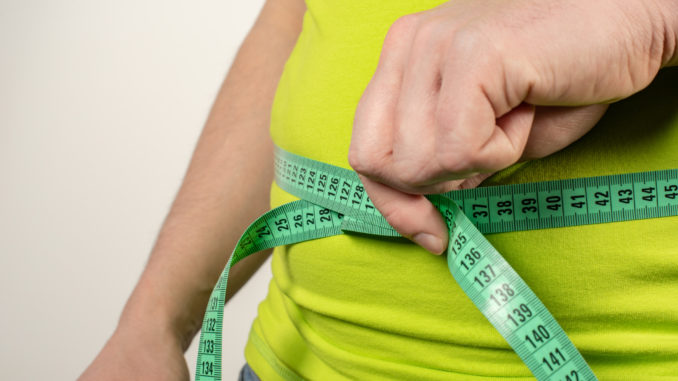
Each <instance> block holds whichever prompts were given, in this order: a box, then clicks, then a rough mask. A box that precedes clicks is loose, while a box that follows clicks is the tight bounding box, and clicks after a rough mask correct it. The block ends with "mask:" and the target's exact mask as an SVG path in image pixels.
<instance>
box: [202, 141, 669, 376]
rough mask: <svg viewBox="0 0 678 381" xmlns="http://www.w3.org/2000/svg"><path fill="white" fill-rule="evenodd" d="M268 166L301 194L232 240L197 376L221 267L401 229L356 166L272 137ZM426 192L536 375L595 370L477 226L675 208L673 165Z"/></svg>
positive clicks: (464, 281)
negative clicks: (308, 154)
mask: <svg viewBox="0 0 678 381" xmlns="http://www.w3.org/2000/svg"><path fill="white" fill-rule="evenodd" d="M275 173H276V183H277V184H278V186H280V187H281V188H282V189H284V190H285V191H287V192H289V193H291V194H293V195H295V196H297V197H299V198H300V199H301V200H299V201H295V202H291V203H288V204H285V205H282V206H280V207H278V208H275V209H273V210H270V211H268V212H267V213H265V214H264V215H262V216H261V217H259V218H258V219H257V220H256V221H255V222H254V223H252V224H251V225H250V226H249V227H248V228H247V230H246V231H245V233H244V234H243V235H242V237H241V238H240V240H239V241H238V243H237V245H236V248H235V250H234V251H233V253H232V255H231V257H230V259H229V261H228V264H227V265H226V268H225V269H224V271H223V272H222V274H221V276H220V278H219V280H218V281H217V284H216V286H215V287H214V290H213V291H212V294H211V296H210V299H209V303H208V306H207V310H206V312H205V317H204V320H203V326H202V331H201V333H200V343H199V349H198V364H197V369H196V380H198V381H203V380H221V348H222V343H223V307H224V302H225V299H226V286H227V282H228V274H229V270H230V268H231V267H232V266H233V265H235V264H236V263H237V262H238V261H240V260H241V259H243V258H245V257H246V256H248V255H250V254H252V253H256V252H258V251H261V250H264V249H268V248H272V247H276V246H281V245H289V244H293V243H298V242H303V241H308V240H312V239H317V238H324V237H329V236H333V235H338V234H343V233H344V232H358V233H363V234H369V235H374V236H387V237H397V236H400V235H399V234H398V233H397V232H396V231H395V230H394V229H393V228H392V227H391V226H390V225H389V224H388V223H387V222H386V220H385V219H384V218H383V216H382V215H381V214H380V213H379V211H377V210H376V208H375V207H374V205H373V204H372V202H371V201H370V199H369V197H367V194H366V192H365V189H364V188H363V185H362V183H361V182H360V180H359V178H358V176H357V174H356V173H355V172H353V171H350V170H347V169H344V168H339V167H335V166H332V165H329V164H325V163H321V162H318V161H315V160H311V159H308V158H304V157H301V156H297V155H294V154H292V153H289V152H286V151H284V150H282V149H280V148H278V147H276V158H275ZM427 198H428V199H429V200H430V201H431V202H432V203H433V205H435V206H436V208H438V210H439V211H440V212H441V213H442V215H443V217H444V218H445V221H446V223H447V226H448V228H449V245H448V249H447V263H448V267H449V270H450V272H451V273H452V276H453V277H454V279H455V280H456V281H457V283H458V284H459V286H461V288H462V289H463V290H464V292H465V293H466V294H467V295H468V297H469V298H471V300H472V301H473V303H474V304H475V305H476V306H477V307H478V309H479V310H480V311H481V312H482V313H483V315H485V317H486V318H487V319H488V320H489V321H490V323H491V324H492V325H493V326H494V327H495V328H496V329H497V331H499V333H500V334H501V335H502V336H503V337H504V339H506V341H507V342H508V343H509V345H510V346H511V347H512V348H513V349H514V350H515V352H516V353H517V354H518V356H519V357H520V358H521V359H522V360H523V362H524V363H525V365H527V367H528V368H529V369H530V371H531V372H532V374H533V375H534V376H535V377H536V378H537V379H538V380H540V381H541V380H557V381H583V380H587V381H590V380H597V378H596V376H595V375H594V374H593V372H592V371H591V368H590V367H589V366H588V364H586V361H585V360H584V358H583V357H582V356H581V354H580V353H579V351H578V350H577V349H576V348H575V346H574V345H573V344H572V342H571V341H570V339H569V338H568V337H567V335H566V334H565V332H564V331H563V329H562V328H561V327H560V325H558V323H557V322H556V320H555V318H554V317H553V316H552V315H551V313H550V312H549V311H548V310H547V309H546V307H545V306H544V304H543V303H542V302H541V301H540V300H539V298H538V297H537V296H536V295H535V294H534V292H532V290H531V289H530V288H529V287H528V286H527V284H526V283H525V282H524V281H523V280H522V278H520V276H519V275H518V274H517V273H516V272H515V270H513V268H512V267H511V266H510V265H509V264H508V262H506V260H505V259H504V258H503V257H502V256H501V254H499V252H497V250H496V249H495V248H494V247H492V245H491V244H490V243H489V241H487V239H486V238H485V237H484V236H483V234H482V233H500V232H510V231H519V230H531V229H544V228H553V227H563V226H573V225H586V224H597V223H605V222H617V221H628V220H637V219H645V218H657V217H666V216H676V215H678V170H676V169H672V170H663V171H652V172H641V173H633V174H624V175H611V176H598V177H590V178H581V179H569V180H557V181H546V182H539V183H528V184H514V185H505V186H493V187H481V188H475V189H466V190H459V191H452V192H448V193H444V194H440V195H429V196H427ZM293 376H294V377H293ZM288 378H298V376H296V374H294V375H290V377H288Z"/></svg>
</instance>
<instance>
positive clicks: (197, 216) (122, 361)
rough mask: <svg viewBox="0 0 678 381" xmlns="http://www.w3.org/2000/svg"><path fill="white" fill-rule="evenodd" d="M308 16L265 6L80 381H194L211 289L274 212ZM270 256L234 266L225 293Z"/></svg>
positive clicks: (271, 3)
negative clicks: (190, 365)
mask: <svg viewBox="0 0 678 381" xmlns="http://www.w3.org/2000/svg"><path fill="white" fill-rule="evenodd" d="M304 11H305V4H304V2H303V0H267V2H266V4H265V5H264V7H263V9H262V11H261V13H260V14H259V17H258V19H257V21H256V23H255V25H254V26H253V28H252V29H251V31H250V32H249V34H248V36H247V38H246V39H245V41H244V42H243V44H242V46H241V47H240V50H239V52H238V54H237V56H236V59H235V61H234V62H233V65H232V67H231V69H230V71H229V73H228V75H227V77H226V79H225V80H224V82H223V84H222V87H221V89H220V91H219V94H218V96H217V98H216V100H215V102H214V104H213V106H212V110H211V112H210V115H209V118H208V120H207V122H206V124H205V127H204V129H203V131H202V134H201V136H200V139H199V141H198V144H197V146H196V149H195V151H194V153H193V158H192V160H191V163H190V166H189V168H188V171H187V173H186V176H185V179H184V182H183V184H182V186H181V188H180V190H179V192H178V194H177V197H176V199H175V201H174V203H173V205H172V208H171V210H170V212H169V214H168V216H167V218H166V220H165V223H164V225H163V227H162V229H161V231H160V234H159V236H158V238H157V241H156V243H155V246H154V248H153V251H152V253H151V256H150V259H149V261H148V264H147V266H146V269H145V270H144V272H143V274H142V276H141V278H140V280H139V283H138V284H137V286H136V288H135V289H134V291H133V293H132V295H131V297H130V298H129V300H128V302H127V304H126V306H125V308H124V310H123V313H122V315H121V317H120V320H119V323H118V327H117V329H116V331H115V333H114V334H113V336H112V337H111V339H110V340H109V341H108V342H107V344H106V346H105V347H104V349H103V350H102V351H101V353H100V354H99V355H98V356H97V358H96V359H95V360H94V362H93V363H92V365H90V367H89V368H88V369H87V370H86V371H85V373H84V374H83V375H82V377H81V378H82V379H83V380H86V379H97V380H99V379H106V378H109V377H110V378H111V379H121V378H125V379H132V378H134V379H136V378H138V379H176V380H178V379H188V378H187V377H188V373H187V369H186V364H185V361H184V360H183V356H182V354H183V351H184V350H185V349H186V348H187V347H188V345H189V343H190V341H191V339H192V338H193V336H194V335H195V333H196V332H197V331H198V330H199V328H200V325H201V322H202V317H203V314H204V310H205V306H206V305H207V301H208V299H209V295H210V292H211V290H212V288H213V286H214V284H215V283H216V280H217V278H218V276H219V274H220V272H221V270H222V269H223V267H224V265H225V264H226V261H227V260H228V255H229V254H230V252H231V250H232V249H233V247H234V246H235V244H236V242H237V240H238V238H239V237H240V235H241V234H242V232H243V231H244V229H245V228H246V227H247V225H248V224H249V223H251V222H252V221H253V220H254V219H255V218H256V217H257V216H258V215H259V214H261V213H263V212H264V211H266V210H268V205H269V187H270V184H271V181H272V179H273V165H272V164H273V146H272V143H271V140H270V137H269V135H268V128H269V120H270V109H271V105H272V102H273V96H274V93H275V89H276V86H277V83H278V80H279V78H280V75H281V73H282V69H283V66H284V64H285V62H286V60H287V58H288V57H289V54H290V52H291V50H292V48H293V46H294V44H295V42H296V39H297V37H298V35H299V32H300V30H301V22H302V18H303V14H304ZM269 254H270V252H268V253H266V254H263V253H260V254H257V255H255V256H252V257H249V258H247V259H245V260H243V262H242V263H241V264H239V265H238V266H236V268H234V269H233V271H232V272H231V274H230V277H229V291H230V292H229V296H230V295H232V293H233V292H235V291H237V290H238V289H239V288H240V287H241V286H242V285H243V284H244V283H245V282H246V281H247V280H248V279H249V277H250V276H251V275H252V274H253V273H254V272H255V271H256V270H257V269H258V268H259V267H260V265H261V264H262V263H263V262H264V260H265V259H266V258H267V256H268V255H269ZM153 364H156V365H153ZM149 365H150V366H149Z"/></svg>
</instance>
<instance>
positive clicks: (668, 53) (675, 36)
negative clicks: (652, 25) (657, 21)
mask: <svg viewBox="0 0 678 381" xmlns="http://www.w3.org/2000/svg"><path fill="white" fill-rule="evenodd" d="M657 3H658V5H659V11H660V14H661V18H662V24H663V41H664V51H663V56H662V67H667V66H676V65H678V2H677V1H675V0H657Z"/></svg>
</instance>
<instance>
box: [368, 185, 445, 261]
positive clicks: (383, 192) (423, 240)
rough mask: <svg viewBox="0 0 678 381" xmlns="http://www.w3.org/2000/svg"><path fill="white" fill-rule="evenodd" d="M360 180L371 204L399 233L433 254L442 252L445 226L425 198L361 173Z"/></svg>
mask: <svg viewBox="0 0 678 381" xmlns="http://www.w3.org/2000/svg"><path fill="white" fill-rule="evenodd" d="M360 180H361V181H362V183H363V185H364V186H365V191H366V192H367V195H368V196H369V197H370V199H371V200H372V203H373V204H374V206H375V207H376V208H377V210H379V212H381V214H382V215H383V216H384V218H385V219H386V221H387V222H388V223H389V224H390V225H391V226H392V227H393V228H394V229H395V230H396V231H397V232H398V233H400V234H401V235H403V236H404V237H406V238H409V239H411V240H412V241H414V242H415V243H417V244H419V245H420V246H422V247H423V248H424V249H426V250H428V251H430V252H431V253H433V254H442V253H443V252H444V251H445V248H447V240H448V231H447V225H445V221H444V220H443V217H442V215H441V214H440V212H439V211H438V210H437V209H436V208H435V207H434V206H433V204H431V202H430V201H429V200H428V199H427V198H426V197H424V196H423V195H421V194H409V193H404V192H401V191H399V190H397V189H393V188H391V187H389V186H387V185H384V184H381V183H379V182H376V181H374V180H370V179H369V178H367V177H365V176H362V175H360Z"/></svg>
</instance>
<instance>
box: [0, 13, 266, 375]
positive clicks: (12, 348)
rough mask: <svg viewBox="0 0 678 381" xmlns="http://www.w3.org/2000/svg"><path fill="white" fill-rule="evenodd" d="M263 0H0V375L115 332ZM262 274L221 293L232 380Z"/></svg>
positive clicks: (75, 351)
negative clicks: (229, 295)
mask: <svg viewBox="0 0 678 381" xmlns="http://www.w3.org/2000/svg"><path fill="white" fill-rule="evenodd" d="M262 4H263V0H247V1H237V2H235V1H215V0H201V1H197V2H185V1H175V0H163V1H160V0H117V1H110V2H103V1H92V0H87V1H85V0H71V1H68V0H58V1H48V0H0V176H1V180H0V335H1V336H0V369H2V378H3V379H6V380H25V379H34V380H36V379H49V380H73V379H75V378H76V377H77V376H78V375H79V374H80V373H81V372H82V371H83V370H84V369H85V367H86V366H87V365H88V364H89V363H90V361H91V360H92V359H93V358H94V356H95V355H96V354H97V353H98V351H99V350H100V348H101V347H102V345H103V344H104V342H105V341H106V339H107V338H108V337H109V335H110V334H111V333H112V331H113V329H114V327H115V325H116V322H117V319H118V316H119V314H120V312H121V310H122V307H123V305H124V303H125V301H126V300H127V297H128V296H129V294H130V292H131V291H132V288H133V287H134V285H135V283H136V281H137V279H138V277H139V275H140V274H141V271H142V269H143V267H144V264H145V262H146V259H147V257H148V254H149V252H150V249H151V247H152V244H153V242H154V240H155V237H156V234H157V232H158V230H159V228H160V225H161V223H162V221H163V219H164V217H165V214H166V213H167V211H168V209H169V206H170V203H171V201H172V200H173V198H174V195H175V193H176V191H177V190H178V187H179V184H180V182H181V179H182V177H183V174H184V171H185V169H186V167H187V165H188V161H189V158H190V155H191V153H192V150H193V147H194V145H195V143H196V141H197V138H198V135H199V133H200V131H201V129H202V126H203V124H204V122H205V120H206V117H207V113H208V111H209V108H210V106H211V104H212V101H213V100H214V97H215V96H216V92H217V90H218V88H219V85H220V84H221V81H222V79H223V78H224V76H225V73H226V71H227V70H228V68H229V67H230V64H231V61H232V60H233V58H234V55H235V53H236V51H237V48H238V47H239V45H240V43H241V42H242V40H243V38H244V36H245V34H246V33H247V31H248V30H249V28H250V27H251V25H252V23H253V22H254V19H255V17H256V15H257V13H258V12H259V10H260V8H261V6H262ZM269 279H270V267H269V265H268V264H267V265H266V266H264V267H263V268H262V270H261V271H259V273H258V275H257V277H255V278H254V279H253V280H252V281H251V282H250V283H249V284H248V286H246V288H245V289H244V290H243V291H241V292H240V293H239V294H238V295H237V296H236V298H234V300H232V301H231V303H230V304H229V306H228V307H227V308H226V313H225V315H226V317H227V319H228V321H227V322H226V324H227V325H228V329H227V331H226V334H227V339H226V340H227V344H226V345H225V354H224V357H225V363H224V364H225V365H224V379H225V380H228V379H235V377H236V374H237V373H238V370H239V368H240V366H241V365H242V363H243V362H244V356H243V354H242V353H243V348H244V344H245V341H246V337H247V333H248V331H249V328H250V325H251V321H252V319H253V317H254V316H255V313H256V306H257V304H258V303H259V301H260V300H261V299H262V298H263V297H264V295H265V290H266V286H267V283H268V280H269ZM195 341H197V340H195ZM194 344H195V342H194ZM196 350H197V348H196V346H195V345H194V346H193V347H192V348H191V349H190V350H189V352H188V353H187V359H188V364H189V367H190V368H191V377H193V372H194V371H193V369H194V368H195V353H196Z"/></svg>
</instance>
